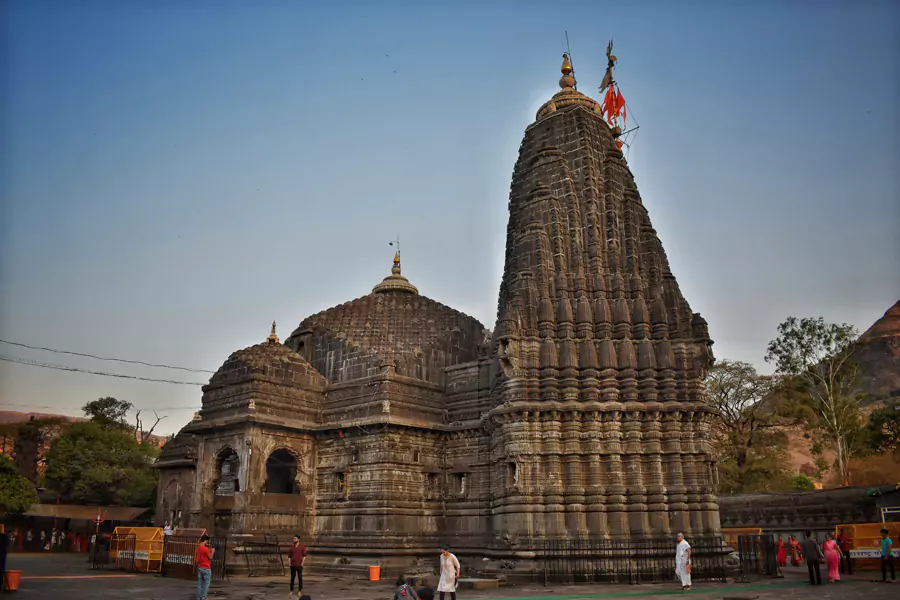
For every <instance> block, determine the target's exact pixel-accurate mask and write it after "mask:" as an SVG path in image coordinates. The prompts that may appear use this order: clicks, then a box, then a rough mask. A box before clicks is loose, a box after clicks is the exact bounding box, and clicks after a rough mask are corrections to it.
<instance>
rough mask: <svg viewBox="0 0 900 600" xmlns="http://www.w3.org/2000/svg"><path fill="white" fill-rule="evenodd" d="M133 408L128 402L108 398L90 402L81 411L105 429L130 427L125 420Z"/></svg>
mask: <svg viewBox="0 0 900 600" xmlns="http://www.w3.org/2000/svg"><path fill="white" fill-rule="evenodd" d="M132 408H133V406H132V404H131V402H129V401H128V400H117V399H115V398H112V397H110V396H107V397H106V398H98V399H97V400H92V401H90V402H88V403H87V404H85V405H84V406H83V407H82V408H81V410H83V411H84V414H85V416H87V417H90V419H91V421H94V422H95V423H97V424H99V425H102V426H104V427H128V423H127V421H126V420H125V418H126V416H127V415H128V411H129V410H131V409H132Z"/></svg>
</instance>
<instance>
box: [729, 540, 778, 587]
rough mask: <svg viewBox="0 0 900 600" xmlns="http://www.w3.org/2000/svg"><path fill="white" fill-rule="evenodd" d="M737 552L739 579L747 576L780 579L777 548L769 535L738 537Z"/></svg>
mask: <svg viewBox="0 0 900 600" xmlns="http://www.w3.org/2000/svg"><path fill="white" fill-rule="evenodd" d="M737 546H738V547H737V552H738V555H739V556H740V560H741V579H746V578H747V577H749V576H761V575H764V576H767V577H782V576H783V574H782V572H781V569H779V568H778V548H777V546H776V544H775V536H774V535H772V534H771V533H764V534H760V535H739V536H738V539H737Z"/></svg>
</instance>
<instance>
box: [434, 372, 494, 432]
mask: <svg viewBox="0 0 900 600" xmlns="http://www.w3.org/2000/svg"><path fill="white" fill-rule="evenodd" d="M444 382H445V386H444V387H445V390H446V391H445V392H444V395H443V397H442V399H441V402H442V404H444V405H445V406H446V408H447V412H448V421H449V422H452V423H457V422H464V421H477V420H479V419H481V417H482V416H483V415H484V414H485V413H486V412H487V411H489V410H490V409H491V406H492V404H491V361H490V359H488V358H481V359H479V360H478V361H475V362H468V363H464V364H461V365H455V366H452V367H448V368H447V369H446V371H445V374H444Z"/></svg>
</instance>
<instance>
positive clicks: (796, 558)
mask: <svg viewBox="0 0 900 600" xmlns="http://www.w3.org/2000/svg"><path fill="white" fill-rule="evenodd" d="M789 541H790V545H791V566H792V567H799V566H800V542H799V541H797V538H796V537H794V536H793V535H792V536H790V538H789Z"/></svg>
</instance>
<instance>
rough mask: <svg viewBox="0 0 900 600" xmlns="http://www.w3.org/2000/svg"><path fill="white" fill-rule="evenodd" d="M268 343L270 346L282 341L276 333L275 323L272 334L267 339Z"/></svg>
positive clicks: (273, 322) (273, 323)
mask: <svg viewBox="0 0 900 600" xmlns="http://www.w3.org/2000/svg"><path fill="white" fill-rule="evenodd" d="M266 341H267V342H269V343H270V344H277V343H279V342H280V341H281V340H279V339H278V334H276V333H275V321H272V332H271V333H270V334H269V337H267V338H266Z"/></svg>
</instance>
